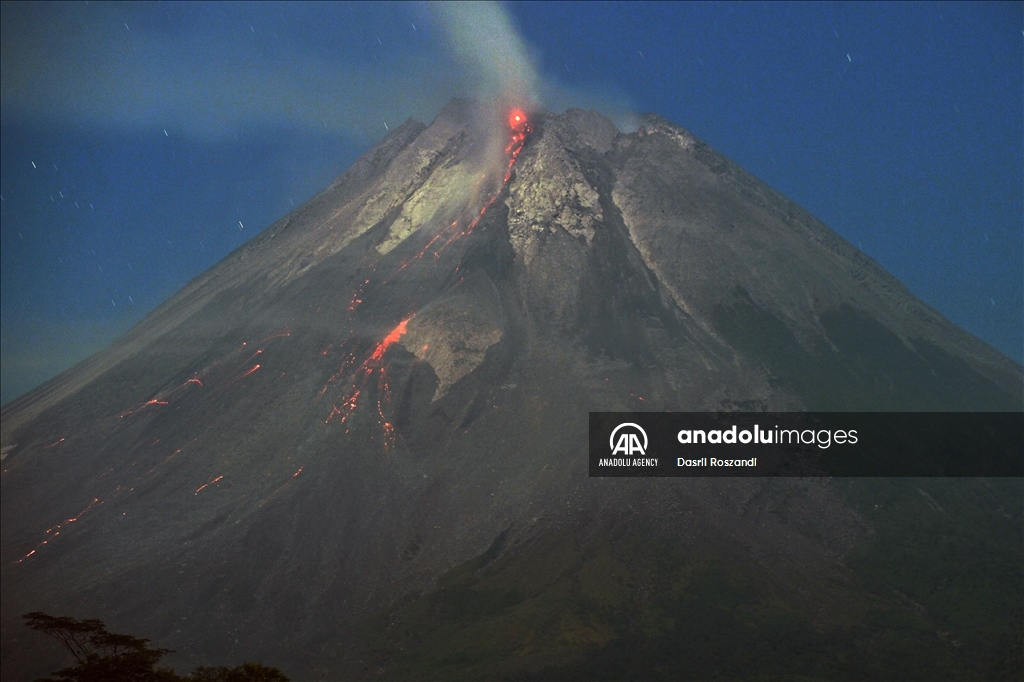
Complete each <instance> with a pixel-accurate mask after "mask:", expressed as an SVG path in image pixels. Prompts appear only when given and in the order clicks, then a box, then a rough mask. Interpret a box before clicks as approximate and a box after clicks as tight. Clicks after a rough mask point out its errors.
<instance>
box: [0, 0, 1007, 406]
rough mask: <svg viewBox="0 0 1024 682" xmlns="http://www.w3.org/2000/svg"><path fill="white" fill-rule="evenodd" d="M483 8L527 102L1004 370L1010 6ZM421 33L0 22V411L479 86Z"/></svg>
mask: <svg viewBox="0 0 1024 682" xmlns="http://www.w3.org/2000/svg"><path fill="white" fill-rule="evenodd" d="M502 7H503V8H504V11H505V12H507V13H508V14H509V15H510V19H511V23H510V25H512V26H515V27H518V30H519V32H520V35H521V40H522V41H523V42H525V44H526V46H527V49H528V52H529V54H530V60H531V61H532V64H533V65H534V66H535V68H536V70H537V72H538V73H539V76H540V81H541V84H542V85H541V88H540V91H541V93H542V95H543V98H542V99H543V104H544V105H545V106H547V107H548V108H550V109H553V110H556V111H557V110H561V109H564V108H565V107H566V106H585V107H590V108H596V109H598V110H601V111H604V112H606V113H608V114H609V115H611V116H612V117H613V119H614V120H616V121H617V122H620V123H621V124H622V125H628V122H629V121H630V115H629V112H631V111H632V112H648V111H651V112H655V113H658V114H661V115H662V116H664V117H666V118H668V119H669V120H671V121H673V122H675V123H678V124H679V125H682V126H683V127H685V128H687V129H689V130H690V131H692V132H693V133H694V134H696V135H697V136H698V137H700V138H702V139H703V140H705V141H706V142H708V143H709V144H711V145H712V146H713V147H715V148H716V149H718V150H719V151H721V152H723V153H724V154H726V155H727V156H729V157H730V158H732V159H733V160H735V161H737V162H738V163H739V164H741V165H742V166H744V167H745V168H747V169H748V170H749V171H751V172H752V173H753V174H754V175H756V176H757V177H759V178H761V179H762V180H764V181H765V182H767V183H768V184H769V185H771V186H772V187H774V188H775V189H777V190H779V191H780V192H782V193H783V194H785V195H787V196H788V197H790V198H791V199H793V200H794V201H796V202H797V203H799V204H800V205H802V206H803V207H805V208H806V209H808V210H809V211H810V212H811V213H812V214H814V215H815V216H816V217H818V218H819V219H821V220H822V221H824V222H825V223H826V224H827V225H828V226H829V227H831V228H832V229H834V230H836V231H837V232H838V233H839V234H840V235H842V236H843V237H845V238H846V239H847V240H849V241H850V242H851V243H853V244H854V245H857V246H859V247H860V248H861V249H863V250H864V251H865V252H866V253H867V254H868V255H870V256H871V257H872V258H874V259H875V260H876V261H878V262H879V263H880V264H881V265H882V266H883V267H885V268H886V269H888V270H889V271H890V272H892V273H893V274H895V275H896V276H897V277H898V278H899V279H900V280H902V281H903V282H904V283H905V284H906V285H907V286H908V287H909V288H910V290H911V291H913V292H914V293H915V294H916V295H918V296H919V297H920V298H922V299H923V300H924V301H925V302H926V303H928V304H930V305H931V306H933V307H934V308H936V309H938V310H939V311H940V312H941V313H943V314H944V315H945V316H946V317H948V318H949V319H950V320H952V321H953V322H954V323H955V324H957V325H960V326H961V327H963V328H965V329H967V330H968V331H970V332H972V333H973V334H975V335H977V336H978V337H980V338H981V339H983V340H984V341H986V342H988V343H990V344H991V345H993V346H995V347H996V348H998V349H999V350H1000V351H1002V352H1003V353H1005V354H1007V355H1009V356H1010V357H1012V358H1014V359H1015V360H1017V361H1018V362H1021V361H1022V359H1024V358H1022V356H1024V205H1022V201H1024V199H1022V197H1024V97H1022V93H1024V5H1022V4H1020V3H1008V4H986V3H966V4H946V3H941V4H912V3H894V4H859V3H858V4H838V3H825V4H805V3H798V4H777V3H769V4H711V3H696V4H643V3H627V4H615V3H582V4H574V3H550V4H549V3H523V4H507V5H503V6H502ZM442 14H443V13H440V12H438V11H436V8H434V7H431V6H429V5H425V4H422V3H409V4H399V5H391V4H351V5H349V4H346V5H302V4H298V3H287V4H244V3H230V4H205V3H199V4H189V3H163V4H144V3H131V4H115V5H110V4H103V3H95V2H93V3H72V4H57V3H39V4H16V3H7V2H4V3H3V5H2V17H0V31H2V60H0V67H2V74H0V84H2V109H0V114H2V115H0V195H2V198H3V201H2V203H0V209H2V221H0V223H2V224H0V242H2V245H0V246H2V248H0V276H2V283H0V303H2V310H0V318H2V319H0V332H2V338H0V353H2V358H0V369H2V376H0V389H2V396H0V402H3V403H7V402H8V401H9V400H11V399H13V398H15V397H17V396H18V395H20V394H21V393H23V392H25V391H27V390H29V389H31V388H32V387H34V386H36V385H38V384H39V383H40V382H42V381H44V380H46V379H47V378H49V377H51V376H53V375H55V374H56V373H58V372H59V371H61V370H63V369H65V368H67V367H69V366H71V365H72V364H74V363H75V362H78V361H80V360H82V359H84V358H85V357H87V356H88V355H90V354H92V353H93V352H95V351H96V350H98V349H99V348H101V347H103V346H104V345H105V344H107V343H109V342H110V341H111V340H113V339H114V338H115V337H116V336H117V335H119V334H120V333H122V332H124V331H125V330H127V329H128V328H129V327H130V326H131V325H132V324H134V323H135V322H137V321H138V320H140V319H141V318H142V317H143V316H144V315H145V314H146V313H148V312H149V311H151V310H152V309H153V308H154V307H156V306H157V305H158V304H159V303H161V302H162V301H163V300H165V299H166V298H167V297H168V296H170V295H171V294H173V293H174V292H175V291H177V290H178V289H179V288H181V287H182V286H183V285H184V284H185V283H186V282H188V281H189V280H190V279H191V278H193V277H195V276H196V275H198V274H199V273H201V272H202V271H204V270H206V269H207V268H209V267H210V266H212V265H214V264H215V263H216V262H217V261H219V260H220V259H221V258H223V257H224V256H225V255H227V253H228V252H229V251H231V250H232V249H234V248H235V247H237V246H238V245H240V244H241V243H243V242H244V241H246V240H247V239H250V238H251V237H253V236H254V235H255V234H257V233H258V232H259V231H260V230H262V229H263V228H265V227H267V226H268V225H270V224H271V223H272V222H273V221H275V220H276V219H277V218H279V217H281V216H282V215H284V214H285V213H287V212H288V211H290V210H291V209H292V208H293V207H294V206H298V205H299V204H301V203H302V202H304V201H306V200H307V199H309V198H310V197H311V196H313V194H315V193H316V192H318V191H319V190H321V189H323V188H324V187H325V186H326V185H327V184H328V183H329V182H330V181H331V180H332V179H333V178H334V177H336V176H337V175H338V174H340V173H341V172H342V171H344V170H345V169H346V168H347V167H348V166H349V165H350V164H351V163H352V162H353V161H354V160H355V159H356V158H357V157H358V156H359V155H360V154H362V153H363V152H365V151H366V150H367V149H369V148H370V146H372V145H373V144H374V143H375V142H376V141H378V140H379V139H380V138H381V137H383V135H384V134H385V133H386V130H385V125H389V126H392V127H393V126H394V125H396V124H400V123H401V122H402V121H404V120H405V119H406V118H408V117H415V118H418V119H420V120H422V121H424V122H429V121H430V120H431V119H432V118H433V117H434V116H435V115H436V114H437V113H438V111H439V110H440V109H441V107H442V106H443V105H444V104H445V103H446V102H447V101H448V100H449V99H450V98H451V97H453V96H473V95H475V94H479V93H480V92H482V90H481V85H480V76H479V74H478V73H477V71H475V70H474V69H472V68H470V67H469V66H468V62H467V61H466V60H465V59H464V58H463V57H464V54H463V53H462V52H461V51H460V50H461V49H462V47H464V46H462V45H460V44H459V43H458V41H457V40H456V39H455V38H453V37H452V36H453V34H452V33H451V31H446V29H445V26H443V25H442V24H443V23H444V20H443V18H442ZM460 55H461V56H460Z"/></svg>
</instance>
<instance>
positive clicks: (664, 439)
mask: <svg viewBox="0 0 1024 682" xmlns="http://www.w3.org/2000/svg"><path fill="white" fill-rule="evenodd" d="M590 475H591V476H680V477H690V476H1024V412H953V413H951V412H784V413H768V412H591V413H590Z"/></svg>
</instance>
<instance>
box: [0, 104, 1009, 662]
mask: <svg viewBox="0 0 1024 682" xmlns="http://www.w3.org/2000/svg"><path fill="white" fill-rule="evenodd" d="M517 116H519V117H520V118H518V119H517ZM481 121H484V123H481ZM1022 386H1024V374H1022V369H1021V367H1020V366H1019V365H1017V364H1016V363H1014V362H1012V361H1011V360H1009V359H1007V358H1005V357H1004V356H1002V355H1001V354H999V353H998V352H996V351H995V350H993V349H992V348H990V347H988V346H987V345H985V344H984V343H982V342H980V341H978V340H977V339H975V338H974V337H972V336H970V335H969V334H967V333H966V332H963V331H962V330H960V329H958V328H957V327H955V326H953V325H952V324H951V323H949V322H948V321H947V320H945V319H944V318H943V317H942V316H941V315H940V314H938V313H937V312H935V311H934V310H932V309H931V308H929V307H928V306H926V305H925V304H923V303H922V302H921V301H919V300H918V299H916V298H915V297H914V296H913V295H912V294H910V293H909V292H908V291H907V290H906V288H905V287H904V286H903V285H902V284H900V283H899V282H898V281H897V280H896V279H894V278H893V277H892V276H891V275H889V274H888V273H886V272H885V271H884V270H883V269H882V268H880V267H879V266H878V265H877V264H875V263H874V262H873V261H872V260H871V259H870V258H868V257H867V256H865V255H864V254H863V253H861V252H859V251H858V250H857V249H855V248H853V247H852V246H851V245H850V244H848V243H847V242H846V241H844V240H843V239H842V238H840V237H839V236H837V235H836V234H835V233H834V232H832V231H831V230H829V229H828V228H827V227H826V226H825V225H823V224H822V223H820V222H819V221H817V220H815V219H814V218H813V217H812V216H810V215H809V214H807V213H806V212H805V211H803V210H802V209H800V208H799V207H798V206H796V205H795V204H793V203H792V202H790V201H788V200H787V199H785V198H784V197H782V196H781V195H779V194H778V193H776V192H774V191H773V190H771V189H770V188H769V187H767V186H766V185H765V184H763V183H762V182H760V181H758V180H757V179H755V178H754V177H752V176H751V175H750V174H748V173H747V172H745V171H744V170H743V169H741V168H739V167H738V166H736V165H735V164H734V163H732V162H731V161H729V160H728V159H726V158H724V157H723V156H721V155H720V154H718V153H717V152H715V151H714V150H712V149H711V148H710V147H708V146H707V145H706V144H704V143H702V142H701V141H699V140H698V139H696V138H695V137H694V136H692V135H691V134H690V133H688V132H687V131H685V130H684V129H682V128H680V127H678V126H676V125H673V124H671V123H669V122H667V121H665V120H663V119H661V118H659V117H657V116H648V117H646V118H645V119H643V121H642V126H641V127H640V128H639V130H637V131H636V132H633V133H628V134H625V133H620V132H619V131H618V130H617V129H616V128H615V126H614V125H612V123H610V122H609V121H608V120H607V119H605V118H604V117H602V116H600V115H599V114H596V113H594V112H587V111H580V110H575V109H573V110H569V111H567V112H565V113H564V114H561V115H551V114H547V113H543V112H533V113H528V112H521V111H520V112H516V114H515V115H512V116H509V117H508V118H507V120H506V117H505V116H504V115H503V116H502V117H501V119H500V120H498V121H495V120H494V118H493V117H489V116H482V115H480V114H479V112H478V110H477V108H476V107H475V105H473V104H472V103H470V102H465V101H454V102H452V103H451V104H450V105H449V106H448V107H446V108H445V109H444V111H442V112H441V114H440V115H439V116H438V117H437V119H436V120H435V121H434V122H433V123H432V124H431V125H430V126H429V127H428V126H424V125H423V124H422V123H419V122H416V121H411V120H410V121H408V122H406V123H405V124H404V125H402V126H401V127H400V128H397V129H395V130H393V131H392V132H391V133H390V134H389V135H388V136H387V137H386V138H385V139H384V140H383V141H381V142H380V143H379V144H378V145H377V146H376V147H374V148H373V149H372V150H371V151H370V152H368V153H367V154H366V155H365V156H364V157H363V158H361V159H360V160H359V161H358V162H356V164H355V165H353V166H352V168H351V169H349V170H348V171H347V172H346V173H345V174H344V175H342V176H341V177H340V178H338V179H337V180H336V181H335V182H334V183H332V184H331V186H330V187H328V188H327V189H326V190H325V191H324V192H323V193H321V194H319V195H318V196H316V197H315V198H313V199H312V200H311V201H310V202H308V203H307V204H306V205H304V206H302V207H301V208H299V209H297V210H296V211H294V212H293V213H291V214H290V215H288V216H286V217H285V218H283V219H281V220H279V221H278V222H277V223H275V224H273V225H272V226H270V227H269V228H267V229H266V230H264V231H263V232H262V233H261V234H260V235H259V236H257V237H256V238H254V239H253V240H251V241H250V242H248V243H246V244H245V245H244V246H242V247H240V248H239V249H238V250H236V251H235V252H233V253H232V254H230V255H229V256H228V257H227V258H225V259H224V260H223V261H222V262H221V263H219V264H218V265H216V266H215V267H213V268H211V269H210V270H209V271H208V272H206V273H204V274H203V275H201V276H199V277H197V278H196V279H195V280H193V281H192V282H190V283H189V284H188V285H187V286H186V287H185V288H184V289H182V290H181V291H180V292H178V293H177V294H176V295H174V296H173V297H171V298H170V299H169V300H168V301H167V302H166V303H164V304H163V305H162V306H160V307H159V308H158V309H157V310H155V311H154V312H153V313H152V314H150V315H149V316H148V317H147V318H146V319H145V320H143V321H142V322H141V323H139V324H138V325H137V326H136V327H135V328H134V329H132V330H131V331H129V332H128V333H127V334H125V336H123V337H122V338H121V339H119V340H118V341H117V342H115V343H114V344H113V345H111V346H110V347H109V348H107V349H106V350H104V351H102V352H101V353H99V354H97V355H96V356H94V357H93V358H91V359H89V360H87V361H85V362H83V363H81V364H80V365H78V366H76V367H74V368H73V369H71V370H68V371H67V372H65V373H63V374H61V375H60V376H58V377H57V378H55V379H53V380H51V381H50V382H48V383H47V384H44V385H43V386H41V387H40V388H38V389H36V390H35V391H33V392H31V393H29V394H28V395H26V396H24V397H22V398H20V399H18V400H16V401H14V402H13V403H11V404H9V405H7V406H6V407H5V408H4V410H3V420H2V446H3V453H4V454H3V457H4V458H3V479H2V502H0V504H2V514H3V535H4V540H3V547H2V555H0V562H2V571H3V574H2V575H3V595H2V606H3V608H2V611H3V616H2V638H3V639H2V641H3V654H2V663H3V677H4V679H18V678H21V677H23V676H24V677H29V676H32V675H38V674H45V673H47V672H51V671H52V670H53V668H54V665H53V664H51V663H50V662H49V661H48V660H46V659H45V658H42V656H44V655H45V654H41V653H40V651H42V652H45V651H48V650H47V649H45V648H44V647H45V646H46V643H45V642H42V641H39V640H37V639H36V635H35V634H34V633H31V632H29V631H27V630H26V629H25V628H24V627H23V626H22V625H21V620H20V617H21V614H23V613H26V612H29V611H46V612H49V613H54V614H58V615H71V616H75V617H79V618H102V619H103V620H104V621H105V622H106V623H108V625H109V626H110V627H111V629H112V630H117V631H128V632H132V633H133V634H137V635H139V636H144V637H148V638H150V639H152V640H153V641H154V642H157V643H159V645H160V646H164V647H168V648H171V649H175V650H177V652H178V654H177V655H178V656H179V657H180V658H179V659H178V662H179V663H180V664H182V665H184V664H186V663H188V664H197V663H198V664H210V663H215V664H219V663H224V662H227V661H235V660H236V659H237V660H243V659H248V660H262V661H264V662H266V663H268V664H272V665H276V666H278V667H280V668H282V669H283V670H285V671H286V672H288V673H289V674H290V675H292V676H294V677H296V678H299V679H307V678H310V679H312V678H328V679H336V678H352V677H375V676H379V675H380V676H385V677H402V676H410V677H417V678H424V677H428V678H440V677H469V678H478V677H488V678H492V677H502V676H508V677H524V676H534V675H535V676H540V677H544V676H550V677H558V678H566V677H573V676H582V677H594V676H600V675H610V676H612V677H623V676H628V675H629V674H636V675H639V676H641V677H657V676H662V677H669V678H674V679H681V677H686V676H691V677H696V678H708V677H711V676H714V675H719V676H724V677H743V676H749V675H748V674H749V673H750V671H752V670H762V671H764V670H767V671H769V672H771V673H772V674H784V673H785V674H794V675H803V676H805V677H807V678H808V679H815V678H817V677H822V678H832V679H834V678H835V677H836V674H837V672H836V671H840V672H842V671H846V673H845V674H847V675H848V676H850V677H854V678H861V679H863V678H867V677H885V676H886V675H887V674H888V673H892V672H893V671H896V672H897V673H900V672H901V671H910V672H912V673H913V674H916V675H923V676H924V677H929V676H931V675H932V674H935V675H939V676H945V675H946V673H948V672H949V671H950V670H953V671H959V672H960V673H963V674H964V675H966V676H968V677H970V676H972V675H976V676H980V677H984V676H986V675H988V674H990V673H992V671H995V674H997V675H998V674H1000V671H1002V670H1007V671H1011V672H1012V670H1013V668H1012V666H1014V665H1016V663H1015V662H1016V661H1017V658H1015V657H1016V656H1019V650H1018V649H1014V648H1013V647H1014V645H1013V644H1012V642H1013V641H1016V642H1018V644H1019V641H1020V640H1019V637H1018V638H1017V639H1016V640H1014V637H1016V635H1017V634H1018V630H1019V629H1020V624H1019V620H1020V619H1019V618H1018V615H1019V613H1018V611H1019V610H1018V611H1015V610H1014V608H1015V607H1012V606H1009V607H1008V606H1006V605H1005V604H1003V605H1001V606H1000V605H998V604H999V602H1000V600H999V599H998V598H995V597H993V596H992V595H993V590H994V589H995V588H993V584H995V585H997V586H998V585H999V584H1000V581H1001V578H1000V577H999V576H1004V577H1005V575H1006V573H1005V571H1006V570H1009V571H1011V573H1012V570H1014V568H1016V569H1017V570H1018V578H1019V569H1020V561H1019V560H1020V557H1019V556H1018V555H1019V554H1020V552H1019V550H1020V547H1019V536H1020V534H1019V531H1020V527H1021V511H1020V510H1021V505H1020V498H1021V491H1020V489H1019V488H1020V486H1019V481H1018V482H1012V481H1011V482H1007V481H995V482H991V483H985V484H982V483H978V482H970V481H966V482H958V481H953V480H950V479H940V480H937V481H933V482H931V483H930V484H925V483H911V482H909V479H907V480H902V479H900V480H895V481H892V480H881V481H874V482H872V481H866V482H865V481H861V482H858V483H856V484H854V483H849V484H847V483H842V482H839V481H838V480H836V481H831V480H828V479H671V480H669V479H657V480H647V479H628V480H626V479H591V478H588V475H587V466H588V460H587V443H588V436H587V428H588V413H589V412H591V411H647V410H656V411H663V410H671V411H735V410H743V411H765V410H775V411H785V410H791V411H802V410H817V411H826V410H827V411H857V410H859V411H890V410H891V411H978V410H980V411H1000V410H1003V411H1019V410H1021V409H1022V402H1024V393H1022ZM928 485H931V486H932V487H931V488H929V487H928ZM979 500H980V501H979ZM933 505H934V506H933ZM961 507H963V508H964V509H967V510H968V511H964V512H963V515H961V516H960V517H959V519H958V520H957V521H956V522H954V521H953V518H952V516H951V515H952V514H955V513H956V510H957V509H960V508H961ZM936 508H938V509H941V510H942V512H941V513H940V512H938V511H935V509H936ZM997 508H998V509H999V510H1001V512H1002V515H1001V516H1000V515H999V514H998V513H997V511H996V509H997ZM990 512H991V513H990ZM1004 517H1005V518H1004ZM908 519H909V521H908ZM911 521H913V523H914V524H916V525H915V526H914V528H913V529H911V527H910V526H908V525H901V524H907V523H910V522H911ZM901 534H906V535H907V536H908V537H910V536H912V538H913V539H907V540H906V542H904V543H903V544H902V545H900V546H901V547H904V549H901V550H900V552H902V554H899V556H895V555H892V554H891V552H890V553H886V552H889V549H886V548H885V547H887V545H885V546H883V544H880V540H881V539H885V542H886V543H889V542H892V541H894V540H893V539H894V538H896V539H897V541H898V539H899V538H901V537H903V535H901ZM933 536H934V537H939V536H941V537H945V538H947V539H948V538H953V539H954V540H956V542H959V543H960V544H958V545H956V548H955V549H950V550H949V552H947V553H946V554H944V555H943V558H941V560H937V559H935V556H934V555H933V554H930V553H929V552H930V551H932V548H929V547H928V546H927V542H926V540H927V538H931V537H933ZM1007 538H1009V539H1007ZM1014 538H1016V540H1014ZM1014 542H1016V543H1017V544H1016V545H1014ZM972 543H973V544H972ZM978 543H981V545H978ZM982 545H983V546H982ZM911 546H912V547H911ZM906 547H911V548H910V549H906ZM979 547H980V549H979ZM961 554H963V555H964V556H967V555H970V556H975V557H985V558H984V561H985V562H987V563H985V566H987V567H988V568H986V569H985V570H983V571H981V572H980V573H976V574H974V576H975V577H972V578H970V579H969V580H968V579H964V580H965V581H966V582H960V583H957V584H956V586H954V585H953V583H950V582H949V580H954V581H955V580H956V578H955V577H950V576H949V575H947V574H946V573H944V572H943V571H944V570H945V564H943V563H942V562H943V561H947V560H948V561H950V562H954V561H956V562H959V561H961ZM954 555H955V556H954ZM950 557H953V558H952V559H951V558H950ZM980 560H981V559H979V561H980ZM1014 561H1016V562H1017V563H1016V564H1014ZM915 562H916V563H915ZM919 564H920V565H922V566H925V568H924V569H922V570H923V571H924V573H922V574H920V575H918V576H917V577H915V578H913V579H910V578H907V576H906V575H905V574H901V573H900V571H899V567H900V566H904V567H906V566H918V565H919ZM950 565H952V564H950ZM957 565H959V564H957ZM1007 567H1009V569H1007ZM958 570H959V569H958ZM964 570H967V569H966V568H965V569H964ZM979 570H981V569H979ZM928 571H931V573H929V572H928ZM985 571H988V572H985ZM915 575H916V574H915ZM921 575H924V577H920V576H921ZM978 576H980V577H978ZM947 578H948V579H949V580H947ZM915 581H916V582H915ZM943 581H946V582H943ZM972 581H973V582H972ZM993 581H994V582H993ZM1017 582H1018V583H1019V580H1018V581H1017ZM908 585H909V587H908ZM944 586H945V587H944ZM1019 588H1020V586H1019V585H1017V586H1016V588H1014V589H1017V591H1018V593H1019V592H1020V589H1019ZM943 589H945V590H946V591H945V592H940V590H943ZM936 595H938V596H936ZM1018 596H1019V595H1018ZM979 599H980V600H981V601H980V602H979V601H978V600H979ZM929 600H930V601H929ZM985 600H989V601H985ZM1005 601H1007V602H1009V603H1012V602H1013V601H1014V600H1013V598H1012V597H1011V598H1009V599H1005ZM1016 603H1017V604H1018V605H1019V603H1020V600H1016ZM978 604H982V606H979V605H978ZM990 604H996V605H995V606H991V609H994V611H991V610H990V611H985V610H984V609H988V608H990ZM972 609H974V610H977V611H980V613H981V615H978V614H977V613H975V612H974V611H972ZM1000 609H1002V610H1000ZM1007 609H1009V610H1008V611H1007ZM1004 612H1005V613H1004ZM965 613H967V615H964V614H965ZM993 613H995V614H996V615H994V616H993ZM982 621H984V622H987V623H988V625H986V626H985V628H988V629H987V630H986V629H985V628H982V629H977V628H975V627H974V624H975V623H976V622H982ZM992 623H995V624H994V625H993V624H992ZM1015 628H1016V629H1015ZM943 633H945V634H943ZM1000 638H1003V639H1000ZM1004 639H1005V642H1009V644H1006V643H1005V642H1004ZM954 642H955V644H954ZM896 660H899V661H902V662H901V663H894V662H893V661H896ZM57 665H59V662H58V664H57ZM616 666H619V667H618V668H617V667H616ZM622 666H627V667H622ZM630 666H631V667H630ZM744 666H746V667H744ZM766 666H767V667H766ZM886 666H890V667H886ZM891 666H896V667H891ZM900 666H903V667H900ZM1007 666H1010V667H1007ZM715 671H718V672H715ZM897 676H899V675H897Z"/></svg>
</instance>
